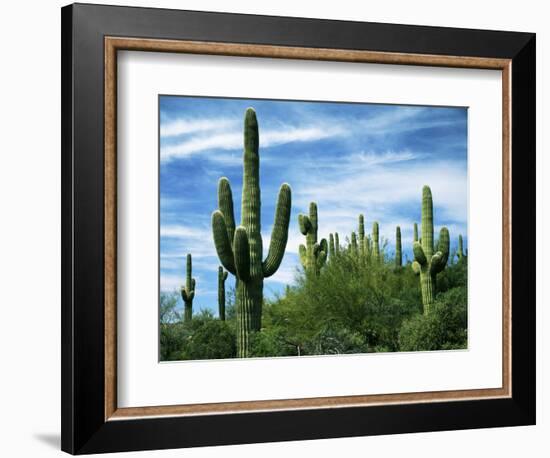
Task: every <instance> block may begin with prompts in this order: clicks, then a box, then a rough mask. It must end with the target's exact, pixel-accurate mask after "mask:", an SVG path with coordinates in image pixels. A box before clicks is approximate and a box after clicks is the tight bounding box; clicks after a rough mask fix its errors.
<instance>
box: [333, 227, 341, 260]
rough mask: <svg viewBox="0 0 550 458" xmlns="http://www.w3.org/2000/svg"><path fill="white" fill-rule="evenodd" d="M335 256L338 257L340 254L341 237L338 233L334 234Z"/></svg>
mask: <svg viewBox="0 0 550 458" xmlns="http://www.w3.org/2000/svg"><path fill="white" fill-rule="evenodd" d="M334 254H335V255H336V256H338V255H339V254H340V236H339V235H338V232H335V233H334Z"/></svg>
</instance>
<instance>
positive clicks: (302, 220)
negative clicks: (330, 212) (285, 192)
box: [298, 213, 311, 235]
mask: <svg viewBox="0 0 550 458" xmlns="http://www.w3.org/2000/svg"><path fill="white" fill-rule="evenodd" d="M298 225H299V226H300V232H301V233H302V235H307V233H308V232H309V230H310V229H311V221H310V219H309V218H308V217H307V215H302V214H301V213H300V214H299V215H298Z"/></svg>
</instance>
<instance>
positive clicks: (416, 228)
mask: <svg viewBox="0 0 550 458" xmlns="http://www.w3.org/2000/svg"><path fill="white" fill-rule="evenodd" d="M413 242H418V224H416V223H414V229H413Z"/></svg>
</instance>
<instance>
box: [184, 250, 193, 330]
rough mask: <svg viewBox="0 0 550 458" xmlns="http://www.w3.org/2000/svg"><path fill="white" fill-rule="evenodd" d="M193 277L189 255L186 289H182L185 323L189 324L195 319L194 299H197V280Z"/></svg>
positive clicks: (189, 256) (188, 255)
mask: <svg viewBox="0 0 550 458" xmlns="http://www.w3.org/2000/svg"><path fill="white" fill-rule="evenodd" d="M192 277H193V261H192V258H191V254H189V253H188V254H187V265H186V278H185V287H183V288H182V289H181V298H182V299H183V304H184V307H183V321H185V322H189V321H191V320H192V318H193V299H194V297H195V279H194V278H192Z"/></svg>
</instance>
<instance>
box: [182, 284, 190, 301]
mask: <svg viewBox="0 0 550 458" xmlns="http://www.w3.org/2000/svg"><path fill="white" fill-rule="evenodd" d="M181 298H182V299H183V302H188V301H189V296H188V295H187V291H185V288H184V287H182V288H181Z"/></svg>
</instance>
